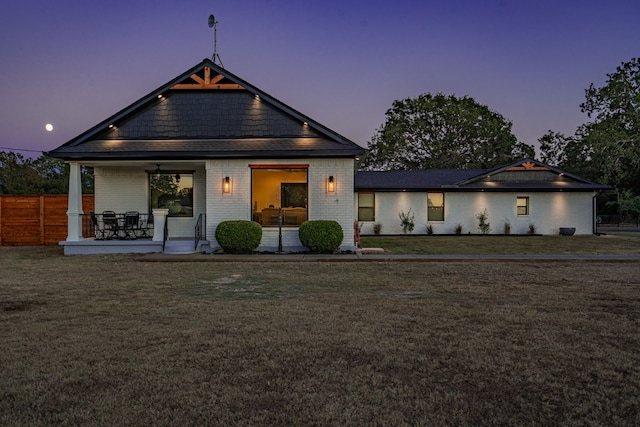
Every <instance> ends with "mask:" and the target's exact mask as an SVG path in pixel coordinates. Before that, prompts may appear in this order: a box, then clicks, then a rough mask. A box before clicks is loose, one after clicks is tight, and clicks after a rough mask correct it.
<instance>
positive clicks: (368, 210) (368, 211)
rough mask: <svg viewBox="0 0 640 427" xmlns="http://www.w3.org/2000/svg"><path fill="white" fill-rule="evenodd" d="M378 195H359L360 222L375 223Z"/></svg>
mask: <svg viewBox="0 0 640 427" xmlns="http://www.w3.org/2000/svg"><path fill="white" fill-rule="evenodd" d="M375 211H376V193H358V221H375V220H376V217H375Z"/></svg>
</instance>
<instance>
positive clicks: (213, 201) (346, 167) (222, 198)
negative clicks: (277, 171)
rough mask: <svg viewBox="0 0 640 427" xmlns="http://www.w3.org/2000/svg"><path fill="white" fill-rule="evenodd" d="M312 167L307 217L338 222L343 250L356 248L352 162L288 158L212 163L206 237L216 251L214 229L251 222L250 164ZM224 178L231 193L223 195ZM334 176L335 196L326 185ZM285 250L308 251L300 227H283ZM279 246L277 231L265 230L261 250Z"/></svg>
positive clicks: (208, 171)
mask: <svg viewBox="0 0 640 427" xmlns="http://www.w3.org/2000/svg"><path fill="white" fill-rule="evenodd" d="M257 164H270V165H271V164H274V165H283V166H286V165H302V164H304V165H309V169H308V175H307V179H308V189H309V194H308V196H309V197H308V218H309V219H310V220H315V219H331V220H335V221H337V222H338V223H339V224H340V225H341V226H342V229H343V231H344V240H343V242H342V246H341V248H342V249H343V250H353V249H355V246H354V243H353V221H354V212H353V176H354V163H353V159H288V160H276V159H265V160H209V161H207V163H206V168H207V177H208V179H207V185H208V187H207V237H208V238H209V240H211V242H212V246H213V247H214V248H217V247H219V245H218V243H217V242H216V241H215V230H216V227H217V226H218V224H219V223H220V222H222V221H227V220H234V219H246V220H250V219H251V210H252V209H251V168H250V167H249V166H250V165H257ZM225 176H229V178H230V180H231V192H230V193H229V194H224V193H223V192H222V182H223V179H224V177H225ZM329 176H333V177H334V179H335V183H336V191H335V193H334V194H328V193H327V190H326V182H327V178H328V177H329ZM283 246H284V249H285V250H294V251H295V250H303V249H305V248H304V247H303V246H302V245H301V243H300V240H299V239H298V228H297V227H285V228H283ZM277 247H278V232H277V229H271V228H264V229H263V235H262V242H261V245H260V248H259V250H269V251H271V250H274V249H277Z"/></svg>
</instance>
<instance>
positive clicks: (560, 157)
mask: <svg viewBox="0 0 640 427" xmlns="http://www.w3.org/2000/svg"><path fill="white" fill-rule="evenodd" d="M585 98H586V100H585V102H583V103H582V104H580V109H581V111H582V112H584V113H586V114H587V116H588V117H589V118H590V119H593V120H592V121H590V122H588V123H586V124H584V125H581V126H580V127H579V128H578V129H577V130H576V133H575V135H573V136H565V135H562V134H559V133H555V132H553V131H549V132H548V133H547V134H546V135H544V136H543V137H542V138H540V139H539V142H540V149H541V152H542V160H543V161H545V162H548V163H550V164H555V165H557V166H559V167H561V168H563V169H567V170H570V171H572V172H575V173H577V174H580V175H583V176H585V177H588V178H590V179H593V180H596V181H599V182H604V183H607V184H609V185H612V186H613V187H614V188H616V190H618V192H619V193H620V194H627V195H628V196H629V197H632V196H633V195H640V59H638V58H634V59H632V60H631V61H629V62H623V63H622V64H621V65H620V66H618V67H617V69H616V71H615V72H614V73H612V74H607V81H606V83H605V85H604V86H602V87H599V88H598V87H596V86H595V85H594V84H593V83H592V84H591V85H590V86H589V88H588V89H586V90H585Z"/></svg>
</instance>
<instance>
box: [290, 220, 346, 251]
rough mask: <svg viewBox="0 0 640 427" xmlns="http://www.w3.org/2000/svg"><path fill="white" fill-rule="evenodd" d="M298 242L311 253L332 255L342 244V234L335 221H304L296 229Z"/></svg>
mask: <svg viewBox="0 0 640 427" xmlns="http://www.w3.org/2000/svg"><path fill="white" fill-rule="evenodd" d="M298 236H299V237H300V242H302V244H303V245H305V246H306V247H308V248H309V249H310V250H311V251H312V252H319V253H333V252H335V251H336V250H337V249H338V248H339V247H340V244H341V243H342V239H343V238H344V234H343V233H342V227H340V224H338V223H337V222H336V221H330V220H315V221H306V222H303V223H302V224H301V225H300V228H299V229H298Z"/></svg>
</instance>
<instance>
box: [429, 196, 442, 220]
mask: <svg viewBox="0 0 640 427" xmlns="http://www.w3.org/2000/svg"><path fill="white" fill-rule="evenodd" d="M427 221H444V193H427Z"/></svg>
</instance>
